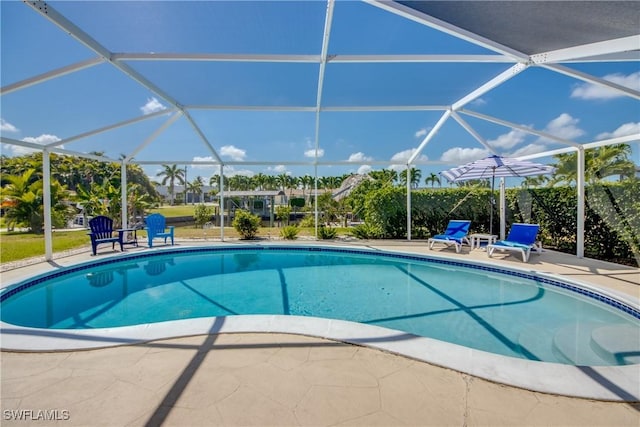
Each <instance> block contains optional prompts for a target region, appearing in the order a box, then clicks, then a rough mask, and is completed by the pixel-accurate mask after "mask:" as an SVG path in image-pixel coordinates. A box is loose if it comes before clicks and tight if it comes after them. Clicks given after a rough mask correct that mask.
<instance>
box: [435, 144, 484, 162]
mask: <svg viewBox="0 0 640 427" xmlns="http://www.w3.org/2000/svg"><path fill="white" fill-rule="evenodd" d="M489 155H491V152H490V151H489V150H487V149H486V148H462V147H454V148H450V149H448V150H447V151H445V152H444V153H442V156H440V160H442V161H443V162H447V163H455V164H458V165H463V164H465V163H469V162H472V161H474V160H478V159H483V158H485V157H487V156H489Z"/></svg>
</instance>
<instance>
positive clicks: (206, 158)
mask: <svg viewBox="0 0 640 427" xmlns="http://www.w3.org/2000/svg"><path fill="white" fill-rule="evenodd" d="M193 161H194V162H214V161H215V159H214V158H213V156H204V157H199V156H195V157H194V158H193ZM191 167H192V168H194V169H211V168H216V169H218V167H219V166H218V165H191Z"/></svg>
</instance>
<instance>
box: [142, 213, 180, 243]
mask: <svg viewBox="0 0 640 427" xmlns="http://www.w3.org/2000/svg"><path fill="white" fill-rule="evenodd" d="M145 221H146V224H147V226H146V227H145V228H146V230H147V238H148V240H149V247H150V248H152V247H153V239H155V238H156V237H160V238H163V237H164V243H165V244H166V243H167V238H170V239H171V244H172V245H173V226H172V225H171V226H169V227H167V226H166V220H165V218H164V216H163V215H161V214H159V213H154V214H151V215H149V216H148V217H147V218H146V220H145Z"/></svg>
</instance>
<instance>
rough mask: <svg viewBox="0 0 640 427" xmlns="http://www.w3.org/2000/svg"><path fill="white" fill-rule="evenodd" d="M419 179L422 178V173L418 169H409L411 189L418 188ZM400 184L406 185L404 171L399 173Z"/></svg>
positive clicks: (405, 172)
mask: <svg viewBox="0 0 640 427" xmlns="http://www.w3.org/2000/svg"><path fill="white" fill-rule="evenodd" d="M421 177H422V171H421V170H420V169H416V168H411V188H418V184H420V178H421ZM400 182H401V183H402V185H407V170H406V169H404V170H403V171H402V172H400Z"/></svg>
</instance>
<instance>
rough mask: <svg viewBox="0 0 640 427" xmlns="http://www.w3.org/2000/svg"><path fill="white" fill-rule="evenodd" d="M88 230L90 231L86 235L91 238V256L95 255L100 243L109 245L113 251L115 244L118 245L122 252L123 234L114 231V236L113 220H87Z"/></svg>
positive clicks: (103, 217)
mask: <svg viewBox="0 0 640 427" xmlns="http://www.w3.org/2000/svg"><path fill="white" fill-rule="evenodd" d="M89 229H91V231H90V232H89V233H88V234H89V237H91V249H92V251H93V255H95V254H96V252H97V249H98V245H99V244H101V243H111V248H112V249H115V247H116V243H120V250H121V251H124V248H123V246H122V237H123V234H124V232H123V231H122V230H116V231H115V233H118V234H117V235H115V234H114V230H113V220H112V219H111V218H109V217H106V216H102V215H101V216H97V217H95V218H92V219H91V220H89Z"/></svg>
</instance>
